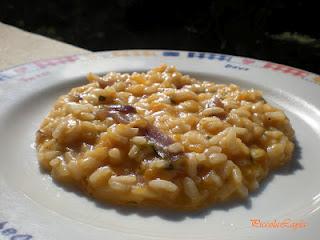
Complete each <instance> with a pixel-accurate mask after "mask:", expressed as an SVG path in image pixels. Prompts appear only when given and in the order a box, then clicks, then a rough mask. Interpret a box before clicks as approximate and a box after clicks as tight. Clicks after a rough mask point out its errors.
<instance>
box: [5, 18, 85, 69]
mask: <svg viewBox="0 0 320 240" xmlns="http://www.w3.org/2000/svg"><path fill="white" fill-rule="evenodd" d="M86 52H89V51H88V50H85V49H82V48H78V47H75V46H72V45H70V44H67V43H62V42H59V41H56V40H53V39H50V38H46V37H43V36H40V35H37V34H33V33H29V32H26V31H23V30H21V29H18V28H15V27H12V26H10V25H7V24H4V23H1V22H0V56H1V57H0V71H1V70H3V69H6V68H9V67H12V66H15V65H19V64H22V63H27V62H31V61H35V60H40V59H48V58H56V57H61V56H68V55H73V54H80V53H86Z"/></svg>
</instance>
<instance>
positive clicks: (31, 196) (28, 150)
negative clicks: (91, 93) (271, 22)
mask: <svg viewBox="0 0 320 240" xmlns="http://www.w3.org/2000/svg"><path fill="white" fill-rule="evenodd" d="M161 63H167V64H174V65H176V66H177V68H178V69H179V70H181V71H182V72H184V73H189V74H191V75H193V76H195V77H197V78H199V79H204V80H214V81H216V82H221V83H235V84H238V85H240V86H241V87H244V88H251V87H253V88H257V89H261V90H263V92H264V96H265V98H266V99H267V100H268V101H270V102H271V103H272V104H275V105H278V106H279V107H281V108H282V109H284V110H285V112H286V114H287V115H288V117H289V118H290V120H291V122H292V125H293V128H294V129H295V130H296V139H297V151H296V153H295V157H294V160H293V163H292V164H291V165H290V166H288V167H287V168H286V169H284V170H281V171H279V172H278V173H277V174H274V175H272V176H271V177H270V178H269V179H267V180H266V181H264V183H263V184H262V186H261V189H260V190H259V191H257V192H255V193H253V194H250V198H249V199H248V201H246V202H241V203H231V204H225V205H223V206H218V207H213V208H212V209H208V210H205V211H202V212H200V213H196V214H190V213H189V214H183V213H180V214H177V213H172V212H166V211H150V210H149V211H146V210H141V209H125V208H119V207H112V206H102V205H99V204H96V203H95V201H93V200H90V199H88V198H86V197H84V195H83V194H79V193H75V192H72V191H68V190H67V189H65V188H63V187H60V186H58V185H56V184H54V183H53V182H52V181H51V178H50V177H49V176H48V175H47V174H44V173H41V171H40V170H39V166H38V162H37V158H36V154H35V150H34V149H33V148H32V146H33V145H32V144H33V142H34V137H35V131H36V130H37V128H38V126H39V124H40V122H41V121H42V119H43V118H44V117H45V115H46V114H47V113H48V111H49V110H50V109H51V106H52V104H53V102H54V100H55V99H56V98H57V97H58V96H59V95H61V94H64V93H67V92H68V91H69V89H70V88H71V87H73V86H78V85H82V84H84V83H85V80H84V76H85V74H86V73H88V72H89V71H92V72H95V73H98V74H101V73H104V72H108V71H120V72H132V71H145V70H147V69H150V68H152V67H154V66H157V65H159V64H161ZM319 79H320V78H319V76H317V75H315V74H312V73H309V72H306V71H303V70H299V69H295V68H292V67H288V66H284V65H279V64H275V63H270V62H264V61H259V60H253V59H248V58H242V57H234V56H229V55H223V54H213V53H199V52H181V51H171V50H170V51H169V50H166V51H157V50H135V51H113V52H100V53H94V54H88V55H77V56H69V57H64V58H59V59H51V60H44V61H37V62H33V63H30V64H25V65H20V66H17V67H14V68H11V69H7V70H5V71H2V72H0V153H1V157H0V239H6V240H9V239H11V240H28V239H46V240H50V239H55V240H57V239H59V240H60V239H79V240H84V239H86V240H87V239H112V240H117V239H139V240H140V239H184V240H186V239H220V240H222V239H258V238H259V239H289V237H290V239H292V240H293V239H316V237H317V236H319V233H320V230H319V226H320V211H319V209H320V194H319V193H320V185H319V182H320V181H319V179H320V177H319V171H320V161H319V142H320V124H319V123H320V86H319V85H317V84H316V82H319ZM252 219H259V220H261V222H272V221H273V222H274V223H282V227H280V226H278V227H277V226H276V225H274V227H273V228H272V226H271V225H270V226H269V227H261V226H262V225H259V226H260V227H256V226H253V225H252V224H253V222H252V221H251V220H252ZM270 224H271V223H270ZM292 224H296V225H295V226H296V228H297V229H294V228H293V225H292ZM299 224H300V225H299ZM263 226H264V225H263Z"/></svg>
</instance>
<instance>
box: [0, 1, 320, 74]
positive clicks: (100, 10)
mask: <svg viewBox="0 0 320 240" xmlns="http://www.w3.org/2000/svg"><path fill="white" fill-rule="evenodd" d="M1 2H2V3H1V8H0V21H2V22H5V23H8V24H12V25H15V26H17V27H20V28H22V29H25V30H28V31H31V32H35V33H38V34H42V35H45V36H48V37H51V38H55V39H58V40H61V41H64V42H67V43H71V44H74V45H76V46H79V47H82V48H86V49H89V50H92V51H100V50H111V49H132V48H150V49H151V48H158V49H178V50H180V49H182V50H197V51H209V52H220V53H226V54H233V55H241V56H247V57H253V58H258V59H264V60H270V61H274V62H278V63H282V64H287V65H291V66H295V67H299V68H302V69H306V70H309V71H313V72H316V73H320V64H319V63H320V61H319V60H320V27H319V26H320V24H319V23H320V20H319V19H320V18H319V12H320V11H319V8H318V7H317V5H316V4H315V2H314V1H283V0H279V1H267V0H262V1H257V0H256V1H245V0H238V1H236V0H233V1H231V0H219V1H212V0H211V1H208V0H204V1H201V0H196V1H167V0H163V1H151V0H149V1H148V0H118V1H108V0H105V1H102V2H98V1H75V0H73V1H61V0H58V1H54V2H53V1H7V0H3V1H1ZM0 41H1V39H0Z"/></svg>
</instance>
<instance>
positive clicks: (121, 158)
mask: <svg viewBox="0 0 320 240" xmlns="http://www.w3.org/2000/svg"><path fill="white" fill-rule="evenodd" d="M87 79H88V81H89V83H88V84H86V85H84V86H81V87H77V88H74V89H72V90H71V91H70V92H69V93H68V94H67V95H64V96H61V97H60V98H59V99H58V100H57V101H56V103H55V105H54V107H53V109H52V110H51V112H50V113H49V115H48V116H47V117H46V118H45V119H44V120H43V122H42V124H41V126H40V129H39V130H38V132H37V138H36V143H37V151H38V159H39V162H40V165H41V167H42V168H44V169H45V170H47V171H48V172H49V173H51V175H52V177H53V178H54V179H55V180H57V181H58V182H61V183H63V184H72V185H75V186H77V187H80V188H81V189H82V190H83V191H84V192H85V193H87V194H88V195H90V196H92V197H93V198H97V199H99V200H100V201H105V202H109V203H113V204H124V205H136V206H141V205H142V206H160V207H163V208H174V209H180V210H193V209H198V208H202V207H206V206H208V205H212V204H214V203H216V202H222V201H227V200H230V199H234V198H246V197H247V196H248V192H250V191H253V190H255V189H257V188H258V187H259V182H260V181H261V180H262V179H264V178H265V177H266V176H267V175H268V173H269V171H270V170H273V169H275V168H278V167H281V166H282V165H284V164H286V163H287V162H288V161H289V160H290V159H291V157H292V153H293V149H294V144H293V136H294V131H293V129H292V127H291V125H290V122H289V120H288V118H287V117H286V115H285V114H284V113H283V111H281V110H280V109H277V108H275V107H273V106H271V105H269V104H268V103H267V102H266V101H265V100H264V99H263V98H262V93H261V92H260V91H258V90H254V89H249V90H242V89H240V88H239V87H238V86H236V85H234V84H229V85H225V84H217V83H214V82H211V81H210V82H208V81H200V80H197V79H195V78H192V77H191V76H188V75H183V74H182V73H180V72H178V71H177V70H176V68H175V67H173V66H166V65H162V66H160V67H157V68H154V69H152V70H150V71H148V72H146V73H136V72H134V73H132V74H120V73H115V72H110V73H108V74H107V75H105V76H102V77H99V76H97V75H95V74H92V73H89V74H88V76H87Z"/></svg>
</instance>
